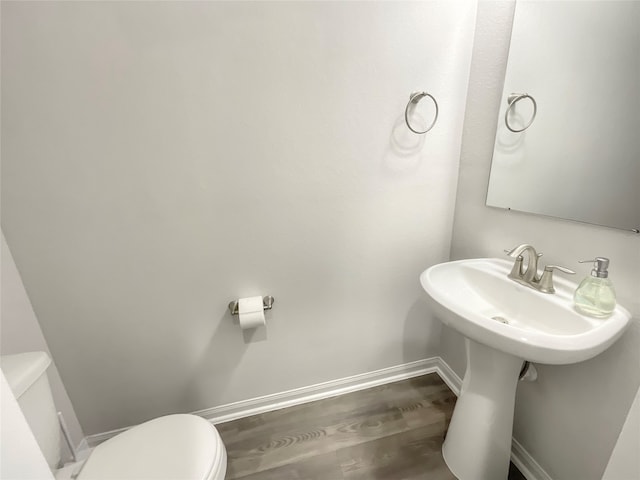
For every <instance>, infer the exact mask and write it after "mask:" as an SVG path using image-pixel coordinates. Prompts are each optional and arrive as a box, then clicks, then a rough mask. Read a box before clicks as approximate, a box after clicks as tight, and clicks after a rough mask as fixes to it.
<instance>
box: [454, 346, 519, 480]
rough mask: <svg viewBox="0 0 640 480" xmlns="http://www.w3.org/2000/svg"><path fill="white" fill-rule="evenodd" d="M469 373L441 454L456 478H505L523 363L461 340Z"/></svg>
mask: <svg viewBox="0 0 640 480" xmlns="http://www.w3.org/2000/svg"><path fill="white" fill-rule="evenodd" d="M465 342H466V349H467V371H466V373H465V375H464V380H463V382H462V388H461V390H460V395H459V397H458V401H457V403H456V406H455V409H454V411H453V417H452V418H451V424H450V425H449V430H448V431H447V438H446V440H445V442H444V445H443V446H442V455H443V456H444V460H445V462H446V463H447V466H448V467H449V469H450V470H451V472H452V473H453V474H454V475H455V476H456V477H458V478H459V479H460V480H506V478H507V475H508V472H509V460H510V457H511V436H512V432H513V412H514V406H515V400H516V387H517V386H518V377H519V375H520V369H521V368H522V363H523V360H522V359H521V358H518V357H514V356H513V355H509V354H507V353H503V352H501V351H498V350H495V349H493V348H491V347H487V346H486V345H483V344H480V343H477V342H474V341H473V340H469V339H465Z"/></svg>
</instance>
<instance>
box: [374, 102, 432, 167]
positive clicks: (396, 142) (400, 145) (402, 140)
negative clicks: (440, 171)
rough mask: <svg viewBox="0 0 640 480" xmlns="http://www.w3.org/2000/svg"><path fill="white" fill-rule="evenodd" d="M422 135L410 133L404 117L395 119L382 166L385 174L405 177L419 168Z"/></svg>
mask: <svg viewBox="0 0 640 480" xmlns="http://www.w3.org/2000/svg"><path fill="white" fill-rule="evenodd" d="M424 142H425V140H424V135H416V134H415V133H413V132H411V131H410V130H409V129H408V128H407V125H406V123H405V121H404V115H401V116H400V117H398V118H397V119H396V121H395V122H394V124H393V128H392V130H391V135H390V137H389V148H387V150H386V152H385V155H384V157H383V160H382V165H383V168H384V170H385V171H386V172H387V173H391V174H393V175H406V174H409V173H414V172H416V171H417V170H418V168H419V167H420V161H421V155H420V153H421V152H422V147H423V145H424Z"/></svg>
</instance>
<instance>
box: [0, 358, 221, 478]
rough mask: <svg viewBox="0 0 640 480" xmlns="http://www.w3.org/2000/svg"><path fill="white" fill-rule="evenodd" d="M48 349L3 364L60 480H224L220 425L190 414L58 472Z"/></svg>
mask: <svg viewBox="0 0 640 480" xmlns="http://www.w3.org/2000/svg"><path fill="white" fill-rule="evenodd" d="M50 363H51V360H50V359H49V357H48V355H47V354H46V353H44V352H29V353H21V354H17V355H4V356H2V357H0V367H1V368H2V371H3V373H4V375H5V377H6V378H7V381H8V382H9V386H10V387H11V390H12V391H13V394H14V396H15V397H16V399H17V400H18V404H19V405H20V408H21V409H22V412H23V413H24V416H25V418H26V419H27V422H28V423H29V426H30V427H31V430H32V431H33V434H34V437H35V438H36V440H37V442H38V445H39V446H40V449H41V450H42V453H43V455H44V457H45V458H46V460H47V463H48V464H49V467H50V468H51V469H52V471H53V472H54V473H55V474H56V478H57V479H62V478H72V477H73V478H75V479H76V480H107V479H108V480H117V479H145V480H161V479H162V480H169V479H171V480H176V479H181V480H223V479H224V477H225V472H226V469H227V452H226V450H225V448H224V444H223V443H222V439H221V438H220V435H219V434H218V431H217V430H216V429H215V427H214V426H213V425H212V424H211V423H209V422H208V421H206V420H205V419H203V418H201V417H198V416H195V415H188V414H177V415H167V416H165V417H159V418H155V419H153V420H149V421H148V422H145V423H142V424H140V425H137V426H135V427H133V428H130V429H128V430H126V431H125V432H123V433H121V434H119V435H116V436H115V437H112V438H110V439H109V440H107V441H105V442H103V443H101V444H100V445H98V446H97V447H95V448H94V449H93V450H92V451H91V453H90V454H89V457H88V458H87V459H86V461H84V462H78V463H77V464H74V465H71V466H67V467H65V468H62V469H60V470H57V467H58V464H59V463H60V430H59V425H58V417H57V413H56V410H55V406H54V403H53V397H52V395H51V389H50V387H49V382H48V380H47V376H46V370H47V368H48V366H49V365H50Z"/></svg>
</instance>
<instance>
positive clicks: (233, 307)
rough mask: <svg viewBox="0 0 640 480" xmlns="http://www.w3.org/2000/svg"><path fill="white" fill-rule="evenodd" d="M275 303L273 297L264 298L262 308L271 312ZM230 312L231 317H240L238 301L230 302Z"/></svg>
mask: <svg viewBox="0 0 640 480" xmlns="http://www.w3.org/2000/svg"><path fill="white" fill-rule="evenodd" d="M273 302H275V299H274V298H273V297H272V296H271V295H267V296H265V297H262V306H263V307H264V309H265V310H271V309H272V308H273ZM229 311H230V312H231V315H238V300H233V301H232V302H229Z"/></svg>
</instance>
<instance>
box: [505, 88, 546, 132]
mask: <svg viewBox="0 0 640 480" xmlns="http://www.w3.org/2000/svg"><path fill="white" fill-rule="evenodd" d="M525 98H528V99H530V100H531V103H533V115H531V120H529V123H527V124H526V125H525V126H524V127H522V128H521V129H515V128H513V127H512V126H511V125H509V112H511V109H512V108H513V107H514V106H515V105H516V103H517V102H519V101H520V100H522V99H525ZM507 103H508V104H509V106H508V107H507V111H506V112H504V123H505V125H506V126H507V128H508V129H509V130H511V131H512V132H513V133H520V132H524V131H525V130H526V129H527V128H529V127H530V126H531V124H532V123H533V121H534V120H535V119H536V114H537V113H538V104H537V103H536V100H535V98H533V97H532V96H531V95H529V94H528V93H512V94H511V95H509V97H508V98H507Z"/></svg>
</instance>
